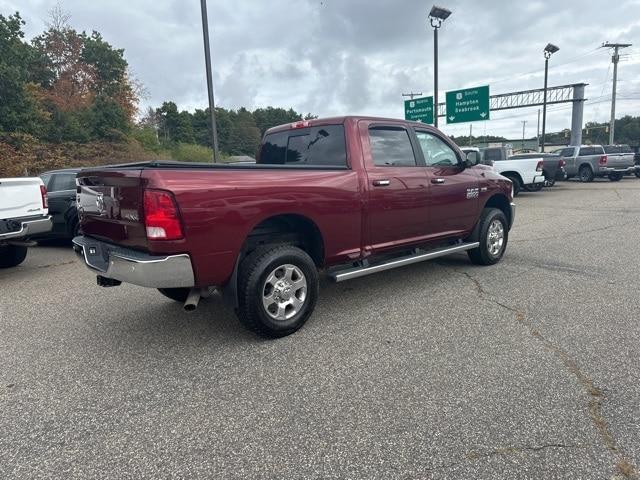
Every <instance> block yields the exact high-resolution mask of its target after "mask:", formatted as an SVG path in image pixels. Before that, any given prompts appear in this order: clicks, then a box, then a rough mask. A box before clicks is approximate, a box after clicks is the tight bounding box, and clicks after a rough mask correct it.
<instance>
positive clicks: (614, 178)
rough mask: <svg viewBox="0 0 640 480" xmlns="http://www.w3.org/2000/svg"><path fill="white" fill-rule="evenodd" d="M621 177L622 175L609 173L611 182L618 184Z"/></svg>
mask: <svg viewBox="0 0 640 480" xmlns="http://www.w3.org/2000/svg"><path fill="white" fill-rule="evenodd" d="M623 176H624V175H623V174H622V173H610V174H609V180H611V181H612V182H619V181H620V180H622V177H623Z"/></svg>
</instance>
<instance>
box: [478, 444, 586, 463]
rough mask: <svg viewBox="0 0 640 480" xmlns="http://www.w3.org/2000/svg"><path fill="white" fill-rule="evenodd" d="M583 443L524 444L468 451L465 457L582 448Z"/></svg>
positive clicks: (486, 456) (487, 456)
mask: <svg viewBox="0 0 640 480" xmlns="http://www.w3.org/2000/svg"><path fill="white" fill-rule="evenodd" d="M584 447H585V445H580V444H576V445H567V444H564V443H549V444H545V445H537V446H524V447H503V448H496V449H495V450H490V451H488V452H484V453H479V452H473V451H472V452H469V453H467V458H468V459H470V460H478V459H480V458H489V457H495V456H496V455H511V454H516V453H518V454H524V453H527V452H539V451H541V450H546V449H548V448H584Z"/></svg>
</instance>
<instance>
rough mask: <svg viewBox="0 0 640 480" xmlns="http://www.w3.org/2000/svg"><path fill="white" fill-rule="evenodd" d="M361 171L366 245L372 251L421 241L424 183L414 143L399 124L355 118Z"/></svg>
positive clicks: (425, 210) (424, 225)
mask: <svg viewBox="0 0 640 480" xmlns="http://www.w3.org/2000/svg"><path fill="white" fill-rule="evenodd" d="M359 130H360V138H361V141H362V149H363V156H364V163H365V167H366V173H367V182H368V190H369V196H368V198H369V201H368V209H367V212H368V214H367V221H368V222H367V223H368V227H367V231H368V235H369V239H368V241H367V247H366V248H368V249H370V250H373V252H374V253H378V252H380V251H384V250H386V249H389V248H394V247H398V246H402V245H409V244H416V243H421V242H423V241H424V239H425V238H426V235H427V226H428V210H429V199H428V185H427V176H426V172H425V170H424V166H423V165H422V164H420V163H419V160H418V159H419V158H420V157H419V155H417V154H416V149H417V146H416V145H415V143H414V141H412V139H411V135H410V132H409V131H408V130H407V129H406V128H405V127H404V126H403V125H402V124H389V125H383V124H373V123H372V122H369V121H361V122H359Z"/></svg>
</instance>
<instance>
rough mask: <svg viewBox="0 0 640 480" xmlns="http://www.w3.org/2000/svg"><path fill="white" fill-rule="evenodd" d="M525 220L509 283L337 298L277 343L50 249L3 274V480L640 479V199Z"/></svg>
mask: <svg viewBox="0 0 640 480" xmlns="http://www.w3.org/2000/svg"><path fill="white" fill-rule="evenodd" d="M516 203H517V204H518V211H517V220H516V224H515V226H514V229H513V230H512V232H511V237H510V245H509V248H508V250H507V254H506V256H505V258H504V259H503V261H502V262H501V263H500V264H498V265H496V266H493V267H476V266H473V265H471V264H470V263H469V262H468V261H467V258H466V255H459V256H453V257H449V258H445V259H440V260H438V261H436V262H433V263H424V264H418V265H413V266H410V267H406V268H403V269H398V270H395V271H389V272H385V273H381V274H378V275H373V276H370V277H365V278H362V279H358V280H353V281H351V282H347V283H343V284H332V283H330V282H328V281H326V282H324V283H323V285H322V289H321V298H320V301H319V305H318V308H317V310H316V313H315V314H314V316H313V317H312V319H311V320H310V322H309V323H308V324H307V325H306V326H305V327H304V328H303V329H302V330H301V331H299V332H298V333H296V334H295V335H293V336H290V337H287V338H283V339H280V340H276V341H268V340H262V339H259V338H257V337H255V336H254V335H252V334H250V333H248V332H246V331H245V330H244V329H243V328H242V327H241V326H240V325H239V323H238V321H237V320H236V318H235V316H234V314H233V312H232V310H231V309H230V308H229V307H227V306H225V305H224V304H223V303H222V301H221V300H220V299H219V298H216V297H214V298H211V299H208V300H206V301H203V302H202V303H201V305H200V307H199V308H198V310H196V312H194V313H192V314H186V313H184V312H183V311H182V308H181V306H180V305H178V304H176V303H173V302H171V301H170V300H167V299H165V298H164V297H162V296H161V295H160V294H159V293H157V292H155V291H152V290H147V289H143V288H138V287H133V286H121V287H118V288H110V289H103V288H100V287H98V286H96V285H95V277H94V276H93V275H92V274H91V273H90V272H89V271H88V270H87V269H86V268H85V267H84V266H83V265H81V263H80V262H79V261H78V260H77V259H76V258H75V255H74V254H73V252H72V251H71V249H70V248H68V247H63V246H58V247H38V248H35V249H33V250H32V251H31V252H30V254H29V257H28V259H27V261H26V262H25V263H24V264H23V265H22V266H20V267H18V268H15V269H12V270H4V271H0V289H1V292H2V295H1V296H0V365H1V366H2V368H1V369H0V478H3V479H11V478H28V479H33V478H141V477H146V478H353V479H360V478H407V479H410V478H411V479H413V478H510V479H513V478H571V479H576V478H581V479H582V478H584V479H591V478H593V479H601V478H633V476H634V475H636V473H637V471H638V470H637V469H635V467H634V465H635V466H640V360H639V359H640V326H639V319H640V314H639V312H640V294H639V292H640V279H639V277H638V266H639V265H640V249H638V240H639V238H640V221H639V219H640V180H637V179H635V178H626V179H624V180H623V181H621V182H619V183H615V184H614V183H611V182H609V181H597V182H594V183H592V184H581V183H577V182H561V183H559V184H557V185H556V186H555V187H553V188H550V189H545V190H544V191H543V192H540V193H523V194H522V195H521V196H519V197H518V198H517V201H516ZM634 472H635V473H634Z"/></svg>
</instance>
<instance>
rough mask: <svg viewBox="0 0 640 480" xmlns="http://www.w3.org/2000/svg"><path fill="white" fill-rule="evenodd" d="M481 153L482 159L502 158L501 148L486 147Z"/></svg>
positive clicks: (493, 159) (494, 159)
mask: <svg viewBox="0 0 640 480" xmlns="http://www.w3.org/2000/svg"><path fill="white" fill-rule="evenodd" d="M483 155H484V157H483V158H484V160H491V161H496V160H503V158H502V149H501V148H487V149H485V150H484V152H483Z"/></svg>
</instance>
